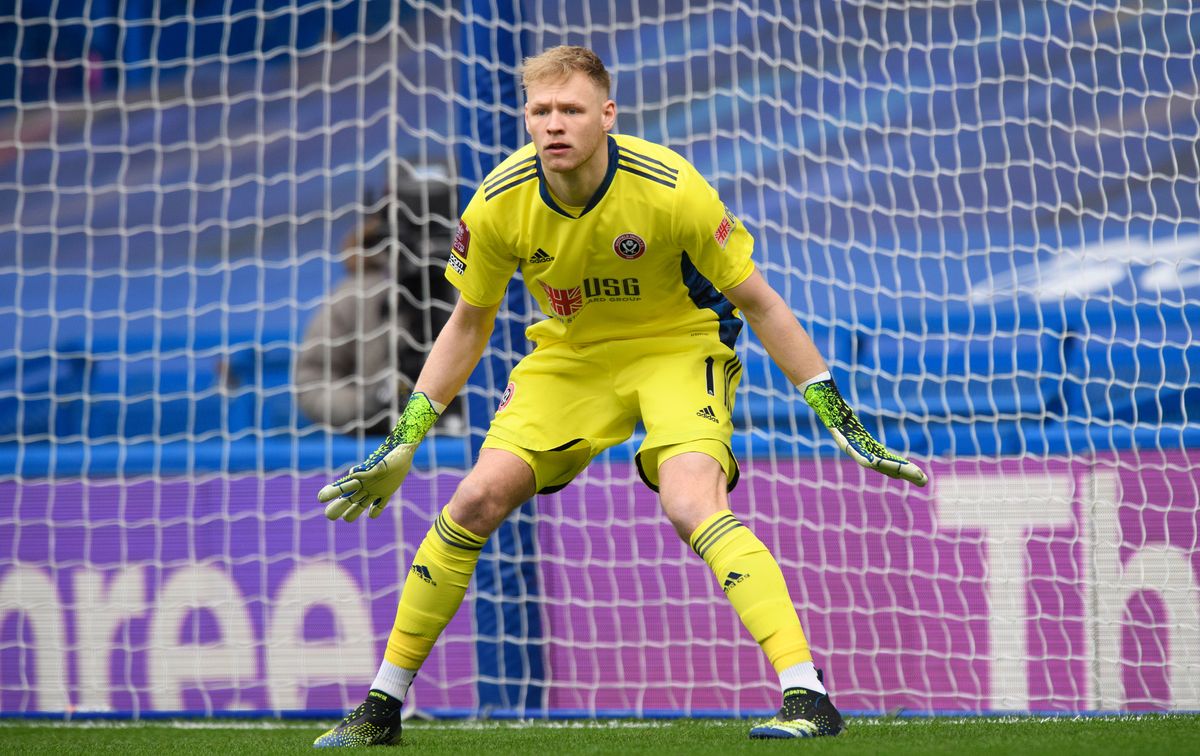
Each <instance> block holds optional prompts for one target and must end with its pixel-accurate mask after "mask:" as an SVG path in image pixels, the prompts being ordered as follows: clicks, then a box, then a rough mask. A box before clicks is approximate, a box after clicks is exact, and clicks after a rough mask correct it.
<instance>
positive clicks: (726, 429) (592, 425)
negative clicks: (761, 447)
mask: <svg viewBox="0 0 1200 756" xmlns="http://www.w3.org/2000/svg"><path fill="white" fill-rule="evenodd" d="M741 374H742V365H741V362H740V361H739V360H738V358H737V355H736V354H734V352H733V350H731V349H729V348H728V347H726V346H725V345H724V344H722V343H721V342H720V341H717V340H716V339H714V338H707V337H699V336H695V337H691V336H671V337H660V338H644V339H630V340H626V341H614V342H608V343H601V344H588V345H584V346H572V345H569V344H563V343H552V344H548V345H546V346H541V347H538V348H537V349H535V350H534V351H533V352H532V353H531V354H529V355H528V356H526V357H525V358H524V359H523V360H521V362H520V363H519V364H518V365H517V367H516V368H515V369H513V372H512V375H511V376H510V377H509V383H508V386H507V388H506V389H505V391H504V396H503V398H502V399H501V401H500V407H499V408H498V409H497V410H496V416H495V418H494V419H493V420H492V426H491V429H490V430H489V431H488V436H487V438H486V439H485V440H484V442H483V446H484V447H486V448H494V449H505V450H507V451H509V452H512V453H513V454H516V455H517V456H518V457H520V458H521V459H524V460H525V461H526V462H528V463H529V466H530V467H532V468H533V472H534V477H535V480H536V482H537V488H538V491H539V493H551V492H553V491H557V490H559V489H561V488H563V487H565V486H566V485H567V484H568V483H570V482H571V480H573V479H574V478H575V476H577V475H578V474H579V473H581V472H582V471H583V469H584V468H585V467H587V465H588V463H589V462H591V460H592V458H593V457H595V456H596V455H597V454H599V453H600V452H602V451H604V450H605V449H607V448H609V447H611V446H615V445H617V444H619V443H621V442H623V441H625V440H626V439H628V438H629V437H630V436H631V435H632V434H633V431H634V429H635V428H636V427H637V423H638V421H639V420H640V421H641V422H642V424H643V425H644V426H645V429H646V437H645V439H644V440H643V441H642V444H641V446H640V447H639V448H638V451H637V457H636V459H637V465H638V472H639V473H641V476H642V480H644V481H645V482H646V485H648V486H649V487H650V488H652V489H654V490H655V491H657V490H658V466H659V465H660V464H661V463H662V462H663V461H664V460H666V459H669V458H670V457H673V456H675V455H676V454H680V453H683V452H686V451H699V452H703V453H705V454H708V455H709V456H711V457H713V458H714V459H716V460H717V461H718V462H720V463H721V465H722V466H723V467H724V469H725V476H726V479H727V480H728V481H729V483H728V485H729V489H730V490H732V489H733V487H734V486H735V485H736V484H737V479H738V466H737V460H736V459H734V456H733V451H732V450H731V449H730V441H731V439H732V436H733V423H732V421H731V415H732V412H733V402H734V396H735V392H736V390H737V384H738V380H739V379H740V378H741Z"/></svg>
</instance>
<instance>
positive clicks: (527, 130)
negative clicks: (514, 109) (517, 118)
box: [523, 102, 533, 137]
mask: <svg viewBox="0 0 1200 756" xmlns="http://www.w3.org/2000/svg"><path fill="white" fill-rule="evenodd" d="M523 110H524V113H525V133H526V134H528V135H529V136H531V137H532V136H533V127H532V126H530V125H529V103H528V102H527V103H525V107H524V108H523Z"/></svg>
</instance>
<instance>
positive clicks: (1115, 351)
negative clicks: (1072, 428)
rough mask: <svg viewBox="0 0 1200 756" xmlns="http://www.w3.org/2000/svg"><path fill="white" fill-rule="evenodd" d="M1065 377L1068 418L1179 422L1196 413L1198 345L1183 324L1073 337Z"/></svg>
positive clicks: (1198, 413)
mask: <svg viewBox="0 0 1200 756" xmlns="http://www.w3.org/2000/svg"><path fill="white" fill-rule="evenodd" d="M1069 360H1070V361H1069V365H1068V377H1067V381H1066V397H1067V415H1068V417H1069V418H1070V419H1071V420H1074V421H1079V422H1087V423H1101V424H1105V425H1112V424H1122V425H1128V426H1144V427H1158V426H1167V425H1173V426H1182V425H1184V424H1186V423H1187V422H1188V419H1189V418H1191V420H1192V422H1193V423H1194V422H1195V418H1197V417H1200V343H1196V341H1195V335H1194V331H1193V330H1192V329H1191V328H1189V327H1186V326H1173V327H1165V328H1162V327H1160V328H1156V329H1144V328H1137V329H1129V328H1126V329H1119V330H1115V331H1114V332H1113V333H1112V334H1111V335H1110V334H1102V335H1101V334H1097V335H1094V336H1093V337H1092V338H1089V339H1076V340H1074V341H1073V344H1072V348H1071V349H1070V350H1069Z"/></svg>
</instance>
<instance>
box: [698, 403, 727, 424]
mask: <svg viewBox="0 0 1200 756" xmlns="http://www.w3.org/2000/svg"><path fill="white" fill-rule="evenodd" d="M696 417H702V418H704V419H705V420H712V421H713V422H714V423H719V422H721V421H720V420H718V419H717V413H715V412H713V408H712V405H711V404H710V405H708V406H707V407H705V408H704V409H702V410H700V411H699V412H697V413H696Z"/></svg>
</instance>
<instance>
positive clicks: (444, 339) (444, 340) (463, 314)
mask: <svg viewBox="0 0 1200 756" xmlns="http://www.w3.org/2000/svg"><path fill="white" fill-rule="evenodd" d="M499 309H500V304H499V303H496V304H495V305H493V306H492V307H476V306H475V305H473V304H468V303H467V301H466V300H464V299H463V298H462V297H459V299H458V304H456V305H455V306H454V312H452V313H451V314H450V319H449V320H448V321H446V325H445V326H444V327H443V328H442V332H441V333H439V334H438V337H437V339H435V340H434V342H433V347H432V348H431V349H430V350H429V357H427V358H426V359H425V366H424V367H422V368H421V374H420V375H419V376H418V377H417V382H416V385H415V386H414V387H413V392H414V393H416V392H420V393H423V394H425V395H426V396H427V397H429V399H430V401H431V402H436V403H437V404H439V405H441V406H442V407H445V406H446V405H447V404H449V403H450V401H451V400H452V399H454V397H456V396H458V392H459V391H462V387H463V385H464V384H466V382H467V378H469V377H470V376H471V371H472V370H474V369H475V366H476V365H477V364H478V363H479V358H480V357H482V356H483V350H484V349H485V348H487V344H488V339H490V338H491V336H492V329H493V328H494V327H495V325H496V313H497V311H499Z"/></svg>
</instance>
